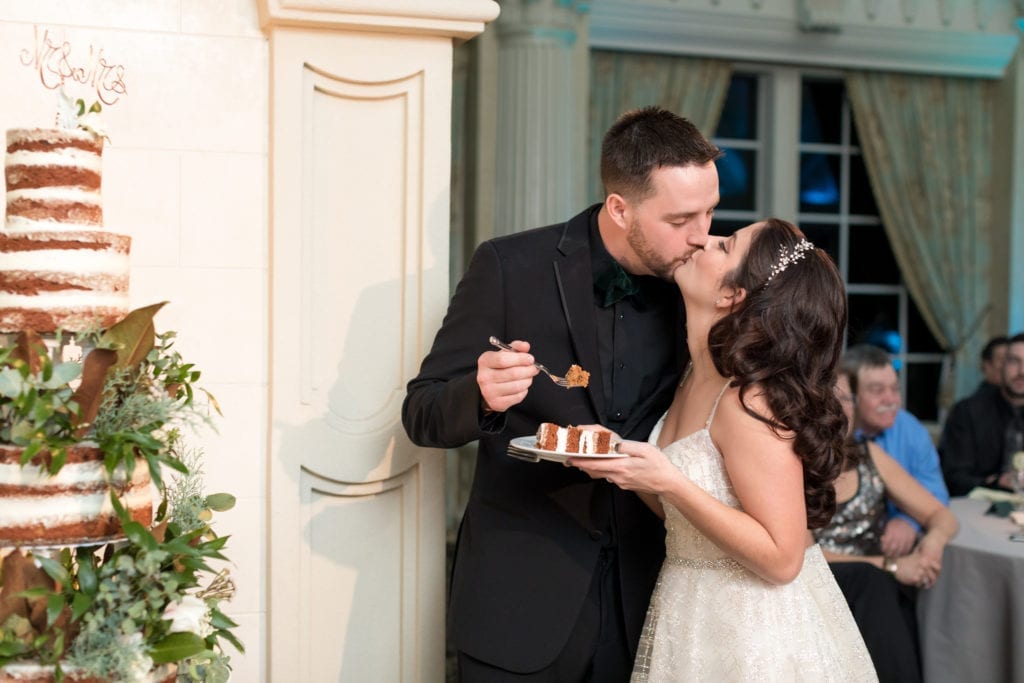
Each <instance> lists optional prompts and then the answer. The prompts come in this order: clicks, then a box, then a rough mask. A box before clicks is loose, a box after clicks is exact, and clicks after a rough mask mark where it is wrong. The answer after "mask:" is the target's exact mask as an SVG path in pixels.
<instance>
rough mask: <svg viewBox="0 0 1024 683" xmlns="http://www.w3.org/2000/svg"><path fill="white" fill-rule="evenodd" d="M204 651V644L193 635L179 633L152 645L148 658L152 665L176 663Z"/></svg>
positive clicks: (169, 635)
mask: <svg viewBox="0 0 1024 683" xmlns="http://www.w3.org/2000/svg"><path fill="white" fill-rule="evenodd" d="M205 649H206V643H204V642H203V639H202V638H200V637H199V636H197V635H196V634H195V633H187V632H179V633H171V634H168V635H167V636H166V637H165V638H163V639H162V640H160V641H159V642H157V643H156V644H154V645H153V647H152V648H150V650H149V656H150V657H151V658H152V659H153V663H154V664H166V663H168V662H178V661H181V660H182V659H187V658H189V657H192V656H194V655H197V654H199V653H200V652H202V651H203V650H205Z"/></svg>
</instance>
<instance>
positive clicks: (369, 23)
mask: <svg viewBox="0 0 1024 683" xmlns="http://www.w3.org/2000/svg"><path fill="white" fill-rule="evenodd" d="M257 8H258V10H259V18H260V28H262V29H263V31H264V32H265V33H269V32H270V30H271V29H273V28H280V27H305V28H317V29H332V30H339V29H351V30H359V31H383V32H387V33H415V34H430V35H439V36H450V37H452V38H461V39H466V40H468V39H469V38H472V37H473V36H476V35H479V34H480V33H482V32H483V30H484V24H486V23H487V22H489V21H492V20H493V19H494V18H495V17H497V16H498V11H499V7H498V3H497V2H495V1H494V0H432V1H431V2H424V1H423V0H257Z"/></svg>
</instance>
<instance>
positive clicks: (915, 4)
mask: <svg viewBox="0 0 1024 683" xmlns="http://www.w3.org/2000/svg"><path fill="white" fill-rule="evenodd" d="M920 6H921V3H920V0H900V9H901V10H903V21H905V22H907V23H908V24H912V23H914V19H916V18H917V10H918V8H920Z"/></svg>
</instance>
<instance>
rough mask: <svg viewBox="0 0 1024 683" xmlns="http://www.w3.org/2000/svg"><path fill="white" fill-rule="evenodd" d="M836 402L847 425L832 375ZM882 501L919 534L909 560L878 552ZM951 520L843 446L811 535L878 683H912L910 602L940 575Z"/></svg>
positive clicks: (884, 461)
mask: <svg viewBox="0 0 1024 683" xmlns="http://www.w3.org/2000/svg"><path fill="white" fill-rule="evenodd" d="M836 396H837V397H838V398H839V402H840V403H841V404H842V405H843V408H844V409H845V410H846V412H847V417H848V418H849V419H850V420H851V422H852V418H853V413H854V398H853V395H852V393H851V391H850V381H849V378H847V377H846V376H845V375H840V376H839V378H838V380H837V382H836ZM886 499H892V500H895V501H896V502H897V503H898V504H899V506H900V508H901V509H903V510H906V511H907V512H909V513H910V514H911V516H913V518H914V519H915V520H916V521H917V522H918V523H919V524H921V525H922V526H923V527H924V529H925V533H924V535H923V536H921V540H920V541H919V542H918V543H917V546H916V547H915V548H914V550H913V552H911V553H909V554H907V555H903V556H902V557H889V556H886V555H885V554H884V553H883V551H882V546H881V539H882V526H883V524H884V522H885V517H886V511H885V505H886ZM957 529H958V524H957V521H956V517H954V516H953V513H952V512H950V511H949V509H948V508H946V506H945V505H943V504H942V503H940V502H939V501H938V500H937V499H936V498H935V496H933V495H932V494H930V493H929V492H928V491H927V490H926V489H925V488H924V487H923V486H921V484H919V483H918V482H917V481H916V480H915V479H914V478H913V477H911V476H910V475H909V474H907V472H906V471H905V470H904V469H903V468H902V467H900V465H899V463H897V462H896V461H895V460H893V459H892V458H891V457H889V455H887V454H886V453H885V451H883V450H882V449H881V448H879V447H878V446H877V445H876V444H874V443H872V442H870V441H863V442H857V441H854V440H853V439H850V440H849V442H848V443H847V453H846V462H845V464H844V466H843V471H842V473H841V474H840V475H839V477H838V478H837V479H836V514H835V515H834V516H833V518H832V522H831V523H830V524H829V525H828V526H826V527H824V528H822V529H816V530H815V531H814V532H813V535H814V538H815V540H816V541H817V542H818V543H819V544H820V545H821V548H822V550H823V551H824V554H825V559H827V560H828V561H829V567H830V568H831V569H832V573H833V575H834V576H835V577H836V582H837V583H838V584H839V587H840V588H841V589H842V590H843V595H844V596H845V597H846V601H847V603H848V604H849V605H850V611H851V612H853V617H854V619H855V620H856V622H857V626H858V627H859V628H860V631H861V635H862V636H863V637H864V643H865V644H866V645H867V647H868V652H870V653H871V659H872V661H873V662H874V665H875V669H876V671H877V672H878V679H879V680H880V681H882V682H883V683H884V682H885V681H899V682H900V683H903V682H905V681H920V680H921V665H920V656H919V653H918V647H917V643H918V640H917V617H916V605H915V602H916V596H917V590H918V588H929V587H931V586H932V584H934V583H935V579H936V578H937V577H938V575H939V572H940V571H941V570H942V552H943V550H944V549H945V547H946V543H947V542H948V541H949V539H951V538H952V537H953V536H954V535H955V534H956V532H957Z"/></svg>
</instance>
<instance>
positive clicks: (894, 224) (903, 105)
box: [846, 72, 995, 413]
mask: <svg viewBox="0 0 1024 683" xmlns="http://www.w3.org/2000/svg"><path fill="white" fill-rule="evenodd" d="M846 85H847V90H848V92H849V97H850V104H851V107H852V109H853V115H854V121H855V122H856V124H857V132H858V134H859V135H860V141H861V148H862V150H863V153H864V160H865V165H866V166H867V171H868V177H869V178H870V181H871V187H872V189H873V190H874V193H875V198H876V200H877V202H878V207H879V211H880V213H881V215H882V220H883V222H884V224H885V230H886V234H887V235H888V237H889V241H890V243H891V244H892V249H893V252H894V254H895V256H896V260H897V262H898V263H899V266H900V270H901V271H902V273H903V278H904V280H905V281H906V285H907V289H908V291H909V292H910V295H911V296H912V297H913V298H914V301H915V303H917V306H918V308H919V309H920V311H921V315H922V316H923V318H924V320H925V323H926V324H927V325H928V327H929V329H930V330H931V332H932V334H933V335H935V338H936V339H937V340H938V341H939V342H940V343H941V344H942V345H943V346H944V347H945V348H946V350H947V351H948V352H949V354H950V355H951V356H952V361H951V363H952V364H951V365H950V360H948V359H949V356H947V362H946V365H945V367H944V368H943V380H942V386H941V389H940V395H939V397H938V399H939V401H938V402H939V407H940V412H941V413H944V412H945V411H944V409H945V408H948V407H949V406H950V404H951V403H952V402H953V399H954V398H955V397H957V396H963V395H965V394H967V393H970V392H971V391H972V390H973V389H974V386H975V384H976V383H977V381H978V371H977V367H976V366H977V358H978V355H979V353H980V350H981V347H982V345H983V344H984V343H985V335H984V334H983V333H981V332H982V330H984V329H985V325H984V322H985V317H986V315H987V314H988V312H989V310H990V308H991V293H990V290H991V282H990V279H989V275H988V270H989V262H990V259H991V238H992V225H991V223H992V199H993V198H992V190H991V188H992V166H991V159H992V155H991V154H990V152H989V150H991V149H992V114H993V97H994V87H995V86H994V85H993V83H992V82H990V81H983V80H979V79H961V78H947V77H930V76H928V77H926V76H911V75H902V74H890V73H872V72H851V73H849V74H847V76H846Z"/></svg>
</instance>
